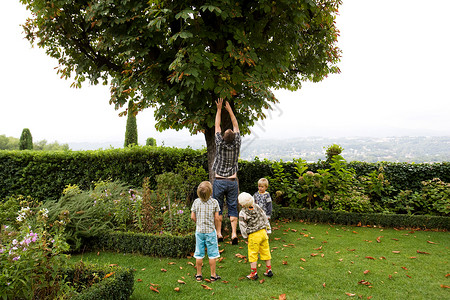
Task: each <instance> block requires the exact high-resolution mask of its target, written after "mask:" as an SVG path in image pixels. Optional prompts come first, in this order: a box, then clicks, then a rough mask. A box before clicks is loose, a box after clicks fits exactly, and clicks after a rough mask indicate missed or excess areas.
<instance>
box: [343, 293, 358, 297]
mask: <svg viewBox="0 0 450 300" xmlns="http://www.w3.org/2000/svg"><path fill="white" fill-rule="evenodd" d="M345 294H346V295H347V296H349V297H354V296H356V294H352V293H345Z"/></svg>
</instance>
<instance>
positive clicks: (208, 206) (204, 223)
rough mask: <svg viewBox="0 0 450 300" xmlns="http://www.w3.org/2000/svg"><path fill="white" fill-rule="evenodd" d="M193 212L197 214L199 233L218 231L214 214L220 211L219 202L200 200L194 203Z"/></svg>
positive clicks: (197, 230)
mask: <svg viewBox="0 0 450 300" xmlns="http://www.w3.org/2000/svg"><path fill="white" fill-rule="evenodd" d="M191 211H192V212H194V213H195V218H196V219H197V220H196V225H197V226H196V228H195V231H196V232H198V233H211V232H213V231H214V230H215V229H216V226H215V224H214V214H215V213H216V212H219V211H220V208H219V202H217V200H216V199H214V198H212V197H211V198H209V199H208V201H206V202H204V201H202V200H201V199H200V198H197V199H195V201H194V203H192V207H191Z"/></svg>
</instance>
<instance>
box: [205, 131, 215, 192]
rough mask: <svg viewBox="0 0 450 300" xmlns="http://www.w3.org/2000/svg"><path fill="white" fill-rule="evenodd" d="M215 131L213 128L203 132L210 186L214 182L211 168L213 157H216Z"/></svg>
mask: <svg viewBox="0 0 450 300" xmlns="http://www.w3.org/2000/svg"><path fill="white" fill-rule="evenodd" d="M215 131H216V130H215V128H208V129H206V130H205V140H206V152H207V155H208V174H209V182H211V184H212V183H213V181H214V172H213V171H212V166H213V162H214V157H215V155H216V142H215Z"/></svg>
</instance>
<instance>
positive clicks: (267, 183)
mask: <svg viewBox="0 0 450 300" xmlns="http://www.w3.org/2000/svg"><path fill="white" fill-rule="evenodd" d="M258 185H264V186H265V187H266V188H267V187H269V180H267V179H266V178H261V179H260V180H258Z"/></svg>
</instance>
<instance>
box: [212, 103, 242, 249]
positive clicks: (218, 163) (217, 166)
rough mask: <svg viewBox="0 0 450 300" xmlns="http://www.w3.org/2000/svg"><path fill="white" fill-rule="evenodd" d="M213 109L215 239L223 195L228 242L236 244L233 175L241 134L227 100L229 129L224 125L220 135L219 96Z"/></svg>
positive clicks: (235, 182)
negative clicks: (214, 134)
mask: <svg viewBox="0 0 450 300" xmlns="http://www.w3.org/2000/svg"><path fill="white" fill-rule="evenodd" d="M216 105H217V112H216V122H215V132H216V136H215V141H216V155H215V158H214V163H213V166H212V170H213V172H214V173H215V174H214V175H215V178H214V184H213V198H214V199H216V200H217V201H218V202H219V207H220V212H219V222H218V224H217V226H216V231H217V238H218V240H219V242H223V236H222V220H223V214H222V212H223V204H224V197H226V200H227V207H228V216H229V217H230V222H231V243H232V244H233V245H237V243H238V238H237V234H236V227H237V222H238V216H239V215H238V210H237V199H238V194H239V184H238V179H237V171H238V158H239V151H240V148H241V135H240V134H239V126H238V122H237V120H236V116H235V115H234V113H233V110H232V109H231V106H230V104H229V103H228V101H226V102H225V109H226V110H227V112H228V114H229V115H230V119H231V124H232V125H233V130H231V129H227V130H226V131H225V133H224V134H223V136H222V130H221V128H220V123H221V114H222V105H223V98H219V99H218V100H217V101H216Z"/></svg>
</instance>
